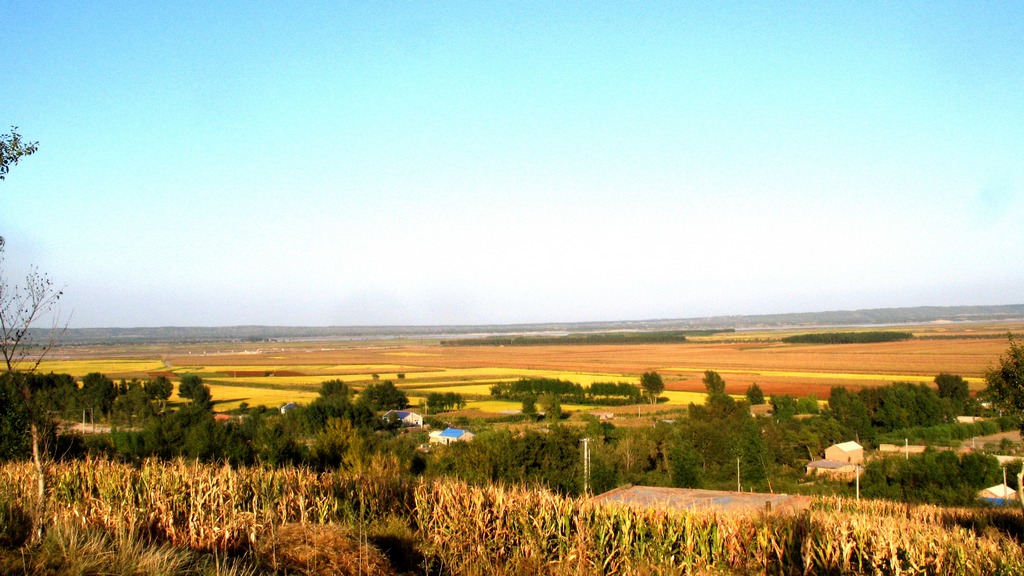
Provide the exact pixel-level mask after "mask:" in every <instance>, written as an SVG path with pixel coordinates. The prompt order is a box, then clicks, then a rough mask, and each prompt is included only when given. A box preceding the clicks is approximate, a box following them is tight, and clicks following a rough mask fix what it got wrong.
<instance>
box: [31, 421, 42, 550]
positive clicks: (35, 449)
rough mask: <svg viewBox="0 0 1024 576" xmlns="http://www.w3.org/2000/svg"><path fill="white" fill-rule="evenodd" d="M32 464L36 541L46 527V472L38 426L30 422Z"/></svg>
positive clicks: (39, 538) (34, 532) (40, 537)
mask: <svg viewBox="0 0 1024 576" xmlns="http://www.w3.org/2000/svg"><path fill="white" fill-rule="evenodd" d="M30 428H31V432H32V464H33V465H34V467H35V469H36V489H37V493H36V511H35V517H34V518H33V519H32V521H33V524H34V526H33V528H34V529H33V531H32V532H33V536H34V538H35V539H36V540H37V541H38V540H41V539H42V537H43V532H44V531H45V527H46V472H45V469H44V468H43V454H42V451H41V450H40V449H39V445H40V441H41V439H40V434H39V426H38V425H36V423H35V422H32V424H31V426H30Z"/></svg>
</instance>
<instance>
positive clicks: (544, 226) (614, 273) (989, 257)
mask: <svg viewBox="0 0 1024 576" xmlns="http://www.w3.org/2000/svg"><path fill="white" fill-rule="evenodd" d="M217 4H219V3H200V2H195V3H192V2H180V3H166V4H163V3H161V4H158V3H148V2H138V3H123V2H89V3H70V2H69V3H64V2H45V1H43V2H22V3H6V4H4V5H3V6H2V7H0V27H2V33H0V54H2V56H0V132H7V131H8V130H9V126H11V125H17V126H18V127H19V132H21V134H22V135H23V136H25V137H26V138H28V139H31V140H37V141H39V146H40V147H39V152H38V153H37V154H36V155H34V156H32V157H30V158H28V159H26V160H24V161H23V162H22V163H21V164H19V165H18V166H17V167H15V168H13V169H12V170H11V173H10V174H9V176H8V178H7V179H6V180H4V181H2V182H0V195H2V199H3V201H2V204H0V232H2V234H3V235H4V237H5V238H6V240H7V262H6V266H7V270H6V272H7V273H8V275H9V276H10V277H12V278H14V279H16V278H17V277H18V274H19V273H20V271H22V270H24V269H25V268H26V267H27V266H29V265H30V264H34V265H37V266H38V267H39V268H40V270H43V271H46V272H47V273H48V274H49V275H50V276H51V277H52V278H53V279H54V280H55V281H56V282H57V283H59V284H61V285H64V286H66V291H65V294H66V296H65V298H64V300H63V304H62V312H63V313H64V314H65V316H67V315H70V316H71V325H72V326H74V327H105V326H165V325H179V326H180V325H202V326H208V325H237V324H271V325H275V324H276V325H367V324H375V325H379V324H483V323H521V322H554V321H559V322H564V321H590V320H624V319H648V318H681V317H693V316H708V315H719V314H757V313H776V312H801V311H815V310H834V309H856V308H872V307H889V306H917V305H962V304H963V305H969V304H1011V303H1021V302H1024V266H1022V265H1021V263H1022V262H1024V226H1022V225H1021V224H1022V223H1024V43H1022V42H1021V41H1020V39H1021V37H1022V33H1024V7H1022V6H1021V5H1020V3H1018V2H1006V3H999V2H990V3H984V4H974V3H971V4H968V3H948V4H947V3H940V2H921V3H910V2H906V3H904V2H901V3H867V2H864V3H838V2H837V3H821V2H809V3H790V2H785V3H758V4H754V5H750V4H747V3H735V4H730V3H725V2H723V3H707V4H710V5H709V6H706V5H691V4H689V3H666V4H656V3H625V2H615V3H569V2H565V3H548V2H542V3H528V2H521V3H483V2H465V3H462V2H448V3H442V2H424V3H414V2H403V3H394V4H389V3H378V2H375V3H356V2H305V3H285V4H287V5H284V6H268V5H267V3H227V4H231V5H230V6H218V5H217Z"/></svg>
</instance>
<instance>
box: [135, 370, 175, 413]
mask: <svg viewBox="0 0 1024 576" xmlns="http://www.w3.org/2000/svg"><path fill="white" fill-rule="evenodd" d="M142 388H143V391H145V393H146V398H148V399H149V401H150V402H152V403H154V404H155V406H154V408H153V410H154V412H157V413H160V412H163V411H164V408H165V407H166V406H167V400H168V399H169V398H170V397H171V393H173V392H174V383H172V382H171V381H170V379H168V378H167V377H166V376H157V377H156V378H153V379H152V380H146V382H145V383H143V385H142Z"/></svg>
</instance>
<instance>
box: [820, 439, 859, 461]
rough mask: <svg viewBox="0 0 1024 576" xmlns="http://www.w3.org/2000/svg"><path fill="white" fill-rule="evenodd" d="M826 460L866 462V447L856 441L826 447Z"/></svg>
mask: <svg viewBox="0 0 1024 576" xmlns="http://www.w3.org/2000/svg"><path fill="white" fill-rule="evenodd" d="M825 460H833V461H835V462H846V463H848V464H863V463H864V447H863V446H861V445H860V444H857V443H856V442H853V441H850V442H842V443H840V444H833V445H831V446H829V447H828V448H825Z"/></svg>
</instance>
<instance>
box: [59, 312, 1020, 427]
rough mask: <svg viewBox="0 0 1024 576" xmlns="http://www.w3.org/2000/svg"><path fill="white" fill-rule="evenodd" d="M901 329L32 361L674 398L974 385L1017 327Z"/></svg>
mask: <svg viewBox="0 0 1024 576" xmlns="http://www.w3.org/2000/svg"><path fill="white" fill-rule="evenodd" d="M899 329H900V330H907V329H908V328H906V327H900V328H899ZM807 331H810V330H804V332H807ZM912 331H913V332H914V333H915V335H917V336H918V338H916V339H913V340H908V341H901V342H885V343H872V344H832V345H811V344H784V343H782V342H780V341H779V340H780V339H781V338H782V337H783V336H785V335H789V334H791V333H795V332H798V331H796V330H790V331H778V330H763V331H744V332H742V333H727V334H721V335H717V336H715V337H702V338H695V339H693V340H692V341H690V342H687V343H683V344H637V345H631V344H627V345H566V346H555V345H545V346H524V347H497V346H460V347H443V346H440V345H439V344H438V343H437V342H435V341H426V340H403V341H388V342H351V341H346V342H322V341H321V342H312V343H311V342H265V343H247V344H242V343H209V344H168V345H166V346H154V345H146V346H139V347H132V346H124V345H120V346H74V347H65V348H61V349H58V350H54V352H53V354H51V356H50V357H49V358H48V360H47V361H45V362H43V363H42V365H41V366H40V369H41V370H42V371H44V372H50V371H53V372H66V373H69V374H72V375H74V376H76V377H81V376H83V375H85V374H87V373H89V372H102V373H104V374H106V375H107V376H109V377H111V378H114V379H122V378H125V379H131V378H140V379H142V378H150V377H153V376H156V375H158V374H163V375H167V376H175V375H181V374H185V373H195V374H198V375H199V376H201V377H202V378H203V379H204V381H205V382H206V383H207V384H209V385H210V387H211V391H212V392H213V396H214V400H215V401H219V402H220V403H219V404H218V406H217V409H219V410H226V409H230V408H233V407H236V406H237V405H238V404H239V403H241V402H246V403H248V404H249V405H253V406H256V405H259V404H264V405H266V406H271V407H273V406H279V405H281V404H284V403H286V402H291V401H295V402H306V401H308V399H311V398H313V397H315V395H316V391H317V390H318V388H319V385H320V383H321V382H323V381H325V380H329V379H335V378H337V379H341V380H343V381H345V382H346V383H348V384H350V385H352V386H354V387H356V388H361V387H363V386H366V385H367V384H369V383H371V382H373V381H374V380H375V379H379V380H380V381H384V380H391V381H392V382H394V383H395V385H396V386H398V387H399V388H402V389H405V390H407V393H408V395H409V396H410V397H411V398H413V399H418V398H422V397H424V396H425V395H426V394H427V393H429V392H459V393H461V394H463V395H464V396H465V397H466V398H467V400H469V401H470V402H469V405H468V406H467V408H471V409H478V410H484V411H497V412H500V411H502V410H504V409H514V408H517V407H518V403H515V402H496V401H493V400H490V399H489V397H488V396H489V387H490V386H491V385H492V384H494V383H495V382H499V381H511V380H516V379H519V378H523V377H529V378H560V379H563V380H569V381H573V382H576V383H579V384H582V385H590V384H592V383H594V382H620V381H624V382H637V381H638V379H639V376H640V374H641V373H643V372H645V371H648V370H654V371H657V372H659V373H660V374H661V375H662V377H663V378H664V380H665V384H666V394H665V396H666V397H667V398H668V402H669V403H670V404H678V405H686V404H688V403H690V402H699V401H700V399H701V398H702V393H703V391H704V387H703V383H702V378H703V373H704V371H705V370H715V371H717V372H718V373H719V374H721V375H722V377H723V378H724V379H725V381H726V391H727V392H728V393H730V394H734V395H741V394H743V393H744V391H745V390H746V389H747V387H749V386H750V384H752V383H757V385H758V386H759V387H761V389H762V390H763V391H764V392H765V394H767V395H771V394H792V395H796V396H806V395H808V394H812V393H813V394H815V395H817V396H818V397H819V398H825V397H827V396H828V394H829V391H830V389H831V388H832V387H833V386H836V385H843V386H847V387H850V388H860V387H865V386H881V385H886V384H889V383H891V382H894V381H905V382H926V383H930V382H931V381H932V379H933V378H934V377H935V376H936V375H937V374H939V373H940V372H948V373H952V374H959V375H961V376H964V377H965V378H966V379H967V380H968V382H969V383H970V385H971V389H972V390H974V391H977V390H980V389H981V388H982V387H983V385H984V384H983V376H984V373H985V371H986V370H987V369H988V368H990V367H991V366H993V365H994V364H995V362H996V361H997V359H998V358H999V356H1000V355H1001V354H1002V353H1003V352H1004V351H1005V350H1006V346H1007V339H1006V334H1007V332H1015V333H1020V332H1022V331H1024V323H1017V324H1013V323H998V324H963V325H948V324H943V325H926V326H920V327H913V328H912Z"/></svg>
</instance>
